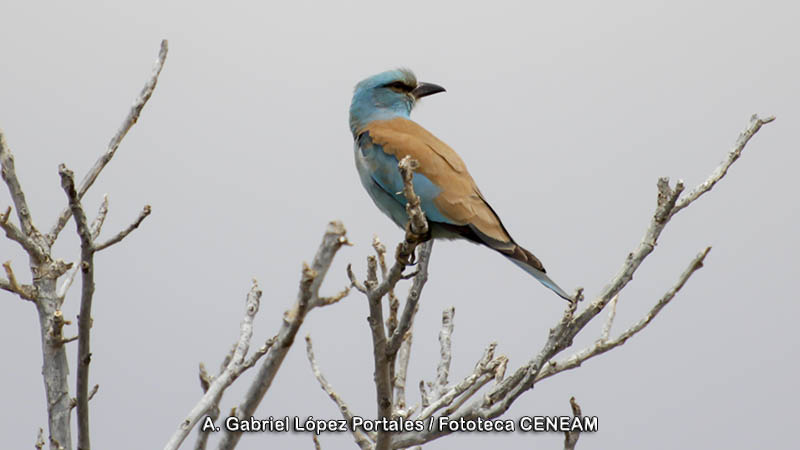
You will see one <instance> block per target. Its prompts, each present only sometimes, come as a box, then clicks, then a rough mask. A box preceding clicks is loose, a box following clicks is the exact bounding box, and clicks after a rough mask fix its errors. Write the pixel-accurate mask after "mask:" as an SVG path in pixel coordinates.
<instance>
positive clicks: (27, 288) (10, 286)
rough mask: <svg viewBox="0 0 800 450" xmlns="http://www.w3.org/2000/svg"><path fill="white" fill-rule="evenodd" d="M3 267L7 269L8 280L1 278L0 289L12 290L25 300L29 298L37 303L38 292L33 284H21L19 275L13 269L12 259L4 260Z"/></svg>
mask: <svg viewBox="0 0 800 450" xmlns="http://www.w3.org/2000/svg"><path fill="white" fill-rule="evenodd" d="M3 269H5V270H6V276H7V277H8V281H6V280H4V279H2V278H0V289H3V290H6V291H8V292H12V293H14V294H17V295H19V296H20V298H22V299H23V300H29V301H32V302H34V303H35V302H36V292H35V291H34V289H33V286H31V285H28V284H22V285H21V284H19V283H18V282H17V277H16V276H14V271H13V270H11V261H6V262H4V263H3Z"/></svg>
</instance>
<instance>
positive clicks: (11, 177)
mask: <svg viewBox="0 0 800 450" xmlns="http://www.w3.org/2000/svg"><path fill="white" fill-rule="evenodd" d="M0 165H1V166H2V172H1V173H2V176H3V181H5V182H6V186H8V192H9V193H10V194H11V199H12V200H13V201H14V207H15V208H16V211H17V216H18V217H19V226H20V228H22V232H23V233H24V235H25V236H27V237H30V236H31V235H32V234H34V233H38V231H36V227H35V226H33V219H31V212H30V209H29V208H28V202H27V201H26V200H25V193H24V192H23V191H22V186H21V185H20V183H19V179H18V178H17V171H16V169H15V168H14V155H12V154H11V150H10V149H9V148H8V144H7V143H6V137H5V135H4V134H3V130H0ZM7 216H8V213H6V217H5V219H6V220H7V219H8V217H7ZM6 220H4V222H5V221H6Z"/></svg>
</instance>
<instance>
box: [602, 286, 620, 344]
mask: <svg viewBox="0 0 800 450" xmlns="http://www.w3.org/2000/svg"><path fill="white" fill-rule="evenodd" d="M617 300H619V294H617V295H615V296H614V298H612V299H611V302H610V306H609V310H608V319H606V323H605V325H603V333H602V334H601V335H600V340H602V341H607V340H608V335H609V334H611V327H612V326H613V325H614V317H616V315H617Z"/></svg>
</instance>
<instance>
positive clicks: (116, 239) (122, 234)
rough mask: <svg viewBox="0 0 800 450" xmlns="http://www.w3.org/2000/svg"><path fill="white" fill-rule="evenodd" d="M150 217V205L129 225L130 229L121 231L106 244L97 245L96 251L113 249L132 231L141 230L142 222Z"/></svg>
mask: <svg viewBox="0 0 800 450" xmlns="http://www.w3.org/2000/svg"><path fill="white" fill-rule="evenodd" d="M149 215H150V205H145V206H144V208H142V212H140V213H139V217H137V218H136V220H135V221H134V222H133V223H132V224H130V225H128V228H125V229H124V230H122V231H120V232H119V233H117V235H116V236H114V237H112V238H111V239H109V240H107V241H105V242H102V243H100V244H97V245H96V246H95V251H98V252H99V251H100V250H103V249H106V248H108V247H111V246H112V245H114V244H116V243H117V242H119V241H121V240H123V239H125V237H126V236H128V235H129V234H130V233H131V231H133V230H135V229H137V228H139V225H141V224H142V221H143V220H144V219H146V218H147V216H149Z"/></svg>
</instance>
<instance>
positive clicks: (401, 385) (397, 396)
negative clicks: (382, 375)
mask: <svg viewBox="0 0 800 450" xmlns="http://www.w3.org/2000/svg"><path fill="white" fill-rule="evenodd" d="M412 340H413V335H412V333H411V331H410V330H409V331H408V332H407V333H406V335H405V339H403V343H402V344H400V349H399V350H398V352H397V358H396V359H395V366H396V367H395V375H394V379H393V380H392V384H393V385H394V407H395V414H396V415H398V416H402V417H408V416H409V415H410V414H411V413H412V412H413V409H408V410H407V409H406V377H407V375H408V362H409V360H410V359H411V341H412Z"/></svg>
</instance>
